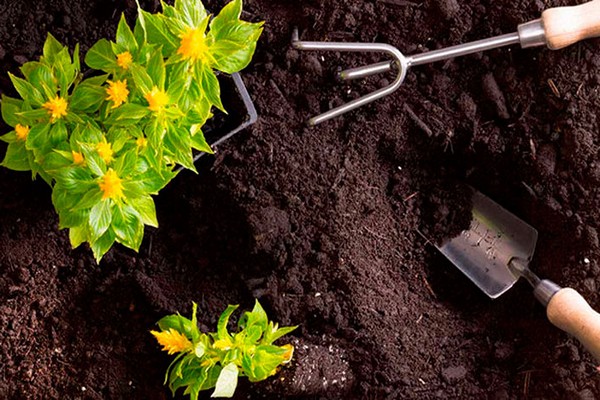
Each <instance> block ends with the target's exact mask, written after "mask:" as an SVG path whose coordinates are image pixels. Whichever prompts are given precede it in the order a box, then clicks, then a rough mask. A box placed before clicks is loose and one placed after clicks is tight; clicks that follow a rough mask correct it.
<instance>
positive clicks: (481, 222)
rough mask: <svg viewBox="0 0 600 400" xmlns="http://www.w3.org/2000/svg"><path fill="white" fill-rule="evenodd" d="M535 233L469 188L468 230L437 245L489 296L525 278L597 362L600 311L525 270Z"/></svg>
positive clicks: (557, 321)
mask: <svg viewBox="0 0 600 400" xmlns="http://www.w3.org/2000/svg"><path fill="white" fill-rule="evenodd" d="M537 236H538V234H537V231H536V230H535V229H534V228H533V227H531V226H530V225H528V224H527V223H525V222H524V221H522V220H520V219H519V218H517V217H516V216H515V215H513V214H511V213H510V212H509V211H507V210H506V209H504V208H502V207H501V206H500V205H498V204H497V203H495V202H494V201H493V200H491V199H489V198H488V197H486V196H485V195H483V194H481V193H479V192H477V191H475V192H474V194H473V219H472V220H471V225H470V227H469V229H467V230H465V231H463V232H462V233H461V234H460V235H459V236H457V237H455V238H452V239H449V240H447V241H445V242H444V243H442V244H441V245H440V246H437V247H438V249H439V250H440V251H441V252H442V253H443V254H444V255H445V256H446V257H447V258H448V259H449V260H450V261H452V263H453V264H454V265H456V266H457V267H458V269H460V270H461V271H462V272H463V273H464V274H465V275H466V276H467V277H468V278H469V279H470V280H471V281H473V282H474V283H475V285H477V286H478V287H479V288H480V289H481V290H482V291H483V292H484V293H485V294H487V295H488V296H490V297H491V298H496V297H498V296H500V295H502V294H503V293H504V292H506V291H507V290H508V289H510V288H511V287H512V286H513V285H514V284H515V282H517V280H518V279H519V278H520V277H523V278H525V279H526V280H527V281H528V282H529V283H530V284H531V286H532V287H533V293H534V295H535V297H536V298H537V299H538V300H539V301H540V302H541V303H542V304H543V305H544V306H545V307H546V313H547V316H548V319H549V320H550V322H552V324H554V325H555V326H556V327H558V328H560V329H562V330H563V331H565V332H567V333H570V334H571V335H573V336H575V337H576V338H577V339H578V340H579V341H580V342H581V343H582V344H583V345H584V346H585V347H586V348H587V349H588V350H589V351H590V353H592V355H593V356H594V357H596V359H598V360H599V361H600V314H598V313H597V312H596V311H594V310H593V309H592V308H591V307H590V305H589V304H588V303H587V302H586V300H585V299H584V298H583V297H581V295H580V294H579V293H577V292H576V291H575V290H573V289H569V288H564V289H563V288H561V287H560V286H558V285H557V284H555V283H554V282H552V281H549V280H546V279H540V278H538V277H537V275H535V274H534V273H533V272H532V271H531V270H530V269H529V267H528V265H529V261H530V260H531V257H532V256H533V253H534V251H535V245H536V242H537Z"/></svg>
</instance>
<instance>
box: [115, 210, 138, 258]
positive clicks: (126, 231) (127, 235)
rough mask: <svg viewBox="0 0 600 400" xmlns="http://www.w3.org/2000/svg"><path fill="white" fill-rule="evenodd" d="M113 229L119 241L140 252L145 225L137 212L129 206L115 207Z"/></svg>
mask: <svg viewBox="0 0 600 400" xmlns="http://www.w3.org/2000/svg"><path fill="white" fill-rule="evenodd" d="M112 229H113V230H114V232H115V235H116V237H117V241H118V242H119V243H121V244H123V245H125V246H127V247H129V248H130V249H132V250H135V251H138V250H139V248H140V245H141V244H142V239H143V237H144V225H143V224H142V222H141V221H140V219H139V218H138V217H137V215H136V213H135V210H133V209H132V208H131V207H129V206H124V207H119V206H117V207H115V208H114V215H113V220H112Z"/></svg>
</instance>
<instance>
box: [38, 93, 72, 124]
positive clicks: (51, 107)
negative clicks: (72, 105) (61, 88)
mask: <svg viewBox="0 0 600 400" xmlns="http://www.w3.org/2000/svg"><path fill="white" fill-rule="evenodd" d="M42 107H43V108H45V109H46V110H48V114H50V122H55V121H56V120H58V119H61V118H62V117H64V116H66V115H67V100H65V99H63V98H62V97H60V96H56V97H55V98H53V99H50V100H48V101H47V102H45V103H44V104H42Z"/></svg>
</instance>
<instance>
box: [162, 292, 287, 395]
mask: <svg viewBox="0 0 600 400" xmlns="http://www.w3.org/2000/svg"><path fill="white" fill-rule="evenodd" d="M237 308H238V306H232V305H230V306H229V307H227V309H226V310H225V311H224V312H223V314H222V315H221V317H220V318H219V322H218V324H217V332H214V333H202V332H200V330H199V329H198V325H197V319H196V310H197V306H196V304H195V303H194V307H193V311H192V319H191V320H190V319H187V318H185V317H182V316H181V315H179V314H174V315H169V316H166V317H164V318H162V319H161V320H160V321H158V326H159V328H160V331H151V333H152V335H154V337H155V338H156V340H157V341H158V343H159V344H160V345H161V346H162V347H163V350H164V351H166V352H168V354H170V355H173V354H176V355H177V356H176V357H175V359H174V360H173V362H172V363H171V365H169V368H168V369H167V373H166V375H165V384H168V385H169V388H170V389H171V392H172V394H173V396H174V395H175V392H176V391H177V389H179V388H185V390H184V394H189V395H190V398H191V399H192V400H196V399H197V398H198V394H199V393H200V391H202V390H208V389H212V388H215V390H214V391H213V393H212V396H211V397H232V396H233V393H234V391H235V388H236V386H237V381H238V377H239V376H246V377H248V379H249V380H250V382H258V381H262V380H264V379H266V378H268V377H269V376H272V375H274V374H275V373H276V372H277V370H278V368H279V366H280V365H282V364H286V363H288V362H290V360H291V359H292V355H293V353H294V347H293V346H292V345H291V344H286V345H283V346H277V345H274V344H273V342H275V341H276V340H277V339H279V338H281V337H282V336H284V335H286V334H288V333H290V332H291V331H293V330H294V329H296V327H295V326H288V327H283V328H279V327H278V325H277V324H276V323H273V322H272V321H269V320H268V318H267V314H266V313H265V311H264V310H263V308H262V307H261V305H260V303H259V302H258V300H257V301H256V303H255V304H254V308H253V310H252V311H251V312H245V313H244V315H243V316H242V318H241V319H240V321H239V323H238V331H237V332H236V333H230V332H228V330H227V323H228V322H229V317H230V316H231V314H232V313H233V312H234V311H235V310H236V309H237Z"/></svg>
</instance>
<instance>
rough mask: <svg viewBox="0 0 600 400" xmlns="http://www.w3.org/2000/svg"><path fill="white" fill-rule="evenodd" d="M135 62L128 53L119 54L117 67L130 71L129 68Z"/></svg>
mask: <svg viewBox="0 0 600 400" xmlns="http://www.w3.org/2000/svg"><path fill="white" fill-rule="evenodd" d="M132 62H133V57H132V56H131V53H130V52H128V51H124V52H122V53H119V54H117V65H118V66H119V67H121V68H123V69H129V66H130V65H131V63H132Z"/></svg>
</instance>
